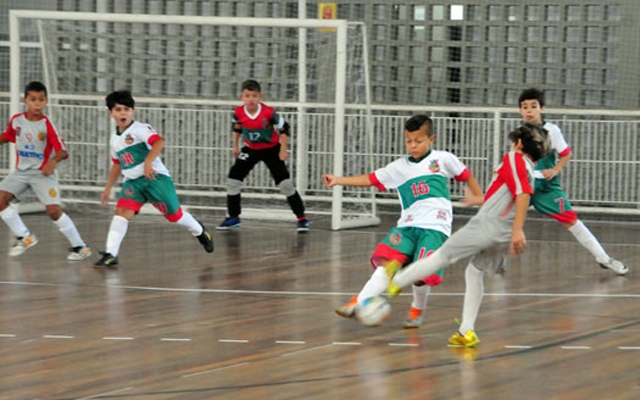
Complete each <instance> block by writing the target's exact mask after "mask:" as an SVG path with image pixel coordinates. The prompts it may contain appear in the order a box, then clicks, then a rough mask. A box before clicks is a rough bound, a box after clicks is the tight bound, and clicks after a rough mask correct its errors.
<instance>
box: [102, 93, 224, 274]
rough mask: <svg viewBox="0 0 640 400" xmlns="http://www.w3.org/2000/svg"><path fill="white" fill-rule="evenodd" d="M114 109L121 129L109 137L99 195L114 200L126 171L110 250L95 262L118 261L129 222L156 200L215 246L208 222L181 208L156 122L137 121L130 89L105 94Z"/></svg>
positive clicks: (161, 208) (173, 219)
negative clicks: (106, 166) (106, 175)
mask: <svg viewBox="0 0 640 400" xmlns="http://www.w3.org/2000/svg"><path fill="white" fill-rule="evenodd" d="M106 103H107V107H108V108H109V114H110V115H111V117H112V118H113V119H114V120H115V122H116V130H115V132H113V134H112V135H111V139H110V141H109V144H110V148H111V160H112V161H113V165H112V167H111V172H110V173H109V178H108V179H107V183H106V185H105V187H104V191H103V192H102V197H101V199H100V201H101V203H102V204H103V205H106V204H107V203H108V202H109V195H110V194H111V188H112V187H113V185H114V184H115V183H116V181H117V180H118V178H119V177H120V176H121V175H122V176H123V177H124V180H123V182H122V188H121V190H120V194H119V196H118V202H117V204H116V211H115V215H114V216H113V220H112V221H111V226H110V227H109V234H108V235H107V244H106V250H105V251H104V252H102V258H101V259H100V260H98V261H97V262H96V263H95V266H96V267H109V268H114V267H117V265H118V253H119V250H120V245H121V244H122V240H123V239H124V236H125V234H126V233H127V228H128V226H129V221H131V220H132V219H133V217H134V216H135V215H136V214H137V213H138V212H139V211H140V208H142V206H143V205H144V204H145V203H151V204H153V206H154V207H155V208H156V209H157V210H158V211H160V212H161V213H162V214H163V215H164V217H165V218H166V219H167V221H169V222H175V223H177V224H178V225H181V226H184V227H185V228H187V230H189V232H191V234H192V235H193V236H195V237H197V239H198V241H199V242H200V244H201V245H202V246H203V247H204V249H205V250H206V251H207V252H208V253H211V252H212V251H213V239H212V237H211V234H210V233H209V232H207V230H206V229H205V227H204V226H203V225H202V224H201V223H200V222H198V221H196V220H195V218H193V216H192V215H191V214H190V213H189V212H187V211H184V210H182V208H181V207H180V202H179V200H178V195H177V194H176V189H175V187H174V185H173V180H172V179H171V176H170V175H169V171H168V170H167V167H165V165H164V164H163V162H162V160H161V159H160V152H161V151H162V149H163V148H164V140H163V139H162V137H161V136H160V135H159V134H158V133H157V132H156V131H155V129H153V127H152V126H151V125H148V124H144V123H141V122H137V121H134V120H133V114H134V111H135V101H134V99H133V97H132V96H131V93H130V92H129V91H127V90H119V91H115V92H112V93H111V94H109V95H108V96H107V97H106Z"/></svg>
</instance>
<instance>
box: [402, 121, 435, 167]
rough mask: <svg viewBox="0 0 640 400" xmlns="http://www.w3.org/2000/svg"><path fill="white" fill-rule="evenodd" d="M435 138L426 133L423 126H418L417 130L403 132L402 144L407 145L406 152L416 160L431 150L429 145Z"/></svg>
mask: <svg viewBox="0 0 640 400" xmlns="http://www.w3.org/2000/svg"><path fill="white" fill-rule="evenodd" d="M435 140H436V137H435V136H428V135H427V128H426V127H425V126H422V127H420V129H418V130H417V131H411V132H410V131H405V132H404V144H405V145H406V146H407V152H408V153H409V154H410V155H411V157H413V158H415V159H416V160H417V159H420V158H422V157H424V156H425V155H426V154H427V153H428V152H429V150H431V145H432V144H433V142H434V141H435Z"/></svg>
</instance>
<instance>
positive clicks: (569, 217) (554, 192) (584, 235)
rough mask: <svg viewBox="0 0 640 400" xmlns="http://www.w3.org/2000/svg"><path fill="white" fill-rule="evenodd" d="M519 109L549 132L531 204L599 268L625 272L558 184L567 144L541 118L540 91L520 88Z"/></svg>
mask: <svg viewBox="0 0 640 400" xmlns="http://www.w3.org/2000/svg"><path fill="white" fill-rule="evenodd" d="M518 104H519V107H520V108H519V111H520V115H522V119H523V120H524V121H525V122H533V123H536V124H540V125H542V126H543V127H544V129H546V130H547V131H548V132H549V139H550V140H551V145H552V147H553V149H552V150H553V151H552V152H551V153H550V154H549V155H547V156H546V157H544V158H542V159H540V160H539V161H538V162H537V163H536V167H535V176H536V182H535V191H534V192H533V196H531V204H532V205H533V207H534V208H535V209H536V210H538V211H539V212H541V213H543V214H544V215H547V216H549V217H551V218H553V219H555V220H556V221H558V222H560V223H561V224H562V225H564V227H565V228H567V230H568V231H569V232H571V234H572V235H573V236H574V237H575V238H576V240H577V241H578V243H580V244H581V245H582V246H583V247H584V248H585V249H587V250H589V252H590V253H591V254H592V255H593V257H594V258H595V259H596V262H597V263H598V264H600V266H601V267H602V268H608V269H610V270H612V271H613V272H615V273H616V274H618V275H625V274H626V273H627V272H629V268H628V267H627V266H626V265H624V264H623V263H621V262H620V261H618V260H616V259H614V258H612V257H610V256H609V255H608V254H607V252H606V251H605V250H604V249H603V248H602V245H601V244H600V242H599V241H598V239H597V238H596V237H595V236H594V235H593V234H592V233H591V231H590V230H589V228H587V227H586V226H585V225H584V224H583V223H582V221H580V220H579V219H578V215H577V214H576V213H575V211H574V210H573V209H572V208H571V202H570V201H569V198H568V197H567V194H566V193H565V192H564V190H562V187H561V186H560V179H559V178H558V174H559V173H560V171H561V170H562V168H563V167H564V166H565V165H567V163H568V162H569V160H570V159H571V147H569V145H568V144H567V142H566V141H565V139H564V136H563V134H562V131H561V130H560V128H559V127H558V125H556V124H553V123H551V122H547V121H544V120H543V119H542V113H543V112H544V110H545V101H544V93H543V92H542V91H540V90H538V89H527V90H524V91H522V93H521V94H520V97H519V98H518Z"/></svg>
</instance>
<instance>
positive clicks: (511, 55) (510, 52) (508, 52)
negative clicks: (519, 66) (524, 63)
mask: <svg viewBox="0 0 640 400" xmlns="http://www.w3.org/2000/svg"><path fill="white" fill-rule="evenodd" d="M519 50H520V49H519V48H517V47H505V49H504V61H505V62H507V63H517V62H520V58H519V54H520V52H519Z"/></svg>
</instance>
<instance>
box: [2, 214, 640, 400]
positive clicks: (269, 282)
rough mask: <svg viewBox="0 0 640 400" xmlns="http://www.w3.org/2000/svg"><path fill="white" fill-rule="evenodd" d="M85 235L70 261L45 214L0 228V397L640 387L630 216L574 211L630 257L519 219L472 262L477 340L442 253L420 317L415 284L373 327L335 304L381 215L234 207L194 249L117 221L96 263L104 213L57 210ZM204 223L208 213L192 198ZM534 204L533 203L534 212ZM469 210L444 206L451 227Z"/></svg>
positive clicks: (390, 395)
mask: <svg viewBox="0 0 640 400" xmlns="http://www.w3.org/2000/svg"><path fill="white" fill-rule="evenodd" d="M67 211H68V213H69V214H70V215H71V216H72V218H74V220H75V222H76V224H77V225H78V227H79V229H80V231H81V233H82V234H83V235H84V237H85V239H86V240H87V241H88V242H89V243H90V245H91V246H92V248H93V249H94V253H95V256H94V257H92V259H91V260H90V261H86V262H68V261H66V256H67V251H66V250H67V243H66V241H65V240H64V238H63V237H62V235H61V234H60V233H59V232H58V231H57V230H56V229H55V227H54V225H53V224H52V223H51V222H50V221H49V220H48V217H46V216H45V215H44V214H30V215H26V216H25V221H26V223H27V225H28V226H29V227H30V228H31V229H32V230H33V231H34V232H35V233H37V235H38V236H39V239H40V243H39V244H38V245H37V246H36V247H34V248H33V249H30V250H29V251H28V252H27V253H25V254H24V255H23V256H21V257H18V258H10V257H8V255H7V252H8V249H9V246H10V245H11V242H12V238H11V237H10V235H9V231H8V229H7V228H6V226H4V225H2V227H1V228H0V244H1V246H0V262H1V264H2V265H1V267H0V359H1V360H2V362H1V364H0V399H12V400H13V399H56V400H62V399H233V400H240V399H329V400H334V399H381V400H390V399H518V400H526V399H562V400H573V399H576V400H577V399H638V398H640V283H639V282H640V278H639V276H640V272H638V269H640V262H639V261H640V257H639V253H640V252H639V245H638V236H639V235H638V234H639V231H640V228H638V224H637V222H626V223H624V222H620V223H603V222H597V221H590V220H587V225H588V226H590V228H591V229H592V230H593V232H594V233H595V234H596V235H597V236H598V237H599V238H600V239H601V241H602V242H603V243H604V244H605V247H606V249H607V250H608V251H609V253H610V254H611V255H614V256H616V257H617V258H619V259H621V260H624V261H625V262H626V263H627V264H628V265H629V266H630V267H631V272H630V273H629V275H628V276H627V277H618V276H615V275H613V274H612V273H611V272H609V271H606V270H602V269H600V268H599V267H598V266H597V265H596V264H595V262H594V261H593V260H592V259H591V256H590V255H588V254H587V253H586V252H585V251H582V249H581V248H580V247H579V245H578V244H577V243H576V242H575V241H573V239H572V237H570V236H569V233H567V232H565V231H564V230H563V229H562V228H561V227H560V226H559V225H556V224H555V223H554V222H551V221H548V220H540V219H530V221H529V225H528V226H527V234H528V238H529V248H528V249H527V252H526V253H525V254H524V255H523V256H522V257H521V258H520V259H518V260H514V261H513V262H512V264H511V266H510V268H509V270H508V271H507V273H506V274H505V275H503V276H494V277H490V278H487V279H485V287H486V293H487V296H486V298H485V302H484V305H483V308H482V310H481V312H480V317H479V320H478V324H477V333H478V335H479V336H480V338H481V340H482V343H481V344H480V346H479V347H478V348H477V349H469V350H466V349H452V348H449V347H447V338H448V337H449V335H450V334H452V333H453V332H454V331H455V330H456V325H455V322H454V318H456V317H459V316H460V313H461V305H462V293H463V290H464V281H463V271H464V264H462V263H461V264H458V265H456V266H453V267H451V268H449V269H448V270H447V272H446V275H445V282H444V283H443V284H442V285H441V286H439V287H437V288H436V289H435V290H434V291H433V293H432V296H431V298H430V302H429V309H428V314H427V318H426V321H425V323H424V325H423V326H422V327H421V328H420V329H417V330H404V329H402V327H401V322H402V320H403V319H404V317H405V313H406V310H407V308H408V304H409V301H410V298H409V297H408V296H407V295H402V296H400V297H398V298H396V299H394V300H393V301H392V305H393V309H394V313H393V314H392V317H391V319H390V321H388V323H387V324H385V325H384V326H382V327H377V328H370V327H365V326H362V325H360V324H359V323H357V322H355V321H353V320H345V319H342V318H340V317H338V316H337V315H336V314H334V312H333V309H334V308H335V307H337V306H339V305H341V304H342V303H344V302H346V301H347V300H349V298H350V296H351V295H352V294H354V293H355V292H357V291H358V290H359V289H360V288H361V286H362V285H363V284H364V282H365V281H366V279H367V278H368V277H369V275H370V273H371V269H370V267H369V266H368V257H369V255H370V252H371V250H372V249H373V248H374V246H375V244H376V243H377V242H378V240H380V239H381V238H382V237H383V235H384V234H385V232H386V231H387V229H388V228H389V227H390V226H392V225H393V224H394V219H395V216H390V217H388V218H384V222H383V224H382V225H381V226H379V227H375V228H367V229H358V230H348V231H342V232H332V231H331V230H329V229H328V226H329V221H328V220H327V219H324V218H315V219H313V220H312V228H313V230H312V231H311V232H310V233H309V234H306V235H298V234H296V232H295V230H294V226H293V224H292V223H275V222H273V223H268V222H260V221H251V220H245V221H244V226H243V227H242V228H241V229H240V230H237V231H233V232H226V233H220V232H214V238H215V241H216V251H215V252H214V253H213V254H207V253H205V252H204V251H203V250H202V249H201V247H200V246H199V244H198V243H197V242H196V240H195V239H193V238H192V237H191V236H190V235H189V234H188V233H187V232H186V231H183V230H182V229H180V228H179V227H175V226H172V225H169V224H168V223H166V222H164V220H162V218H160V217H158V216H155V215H141V216H139V217H138V218H137V219H136V220H135V221H134V222H133V223H132V224H131V225H130V228H129V232H128V235H127V237H126V240H125V242H124V244H123V246H122V252H121V255H120V261H121V266H120V268H119V269H118V270H116V271H110V270H109V271H104V270H95V269H93V268H92V263H93V261H95V260H96V258H97V257H98V256H97V252H98V250H101V249H102V247H103V243H104V239H105V237H106V233H107V229H108V226H109V222H110V213H109V212H107V211H96V210H95V207H85V208H84V209H83V208H81V207H77V208H75V209H74V208H71V209H68V210H67ZM194 214H196V215H197V216H199V217H201V218H202V219H203V220H204V221H205V223H206V224H207V225H208V226H209V227H211V228H213V227H214V226H215V224H216V223H218V222H219V221H220V219H221V217H222V215H221V214H215V213H211V214H204V215H203V214H202V213H198V212H194ZM533 216H535V214H534V215H533ZM463 222H464V217H459V218H458V219H457V223H456V226H458V225H460V224H461V223H463Z"/></svg>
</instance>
